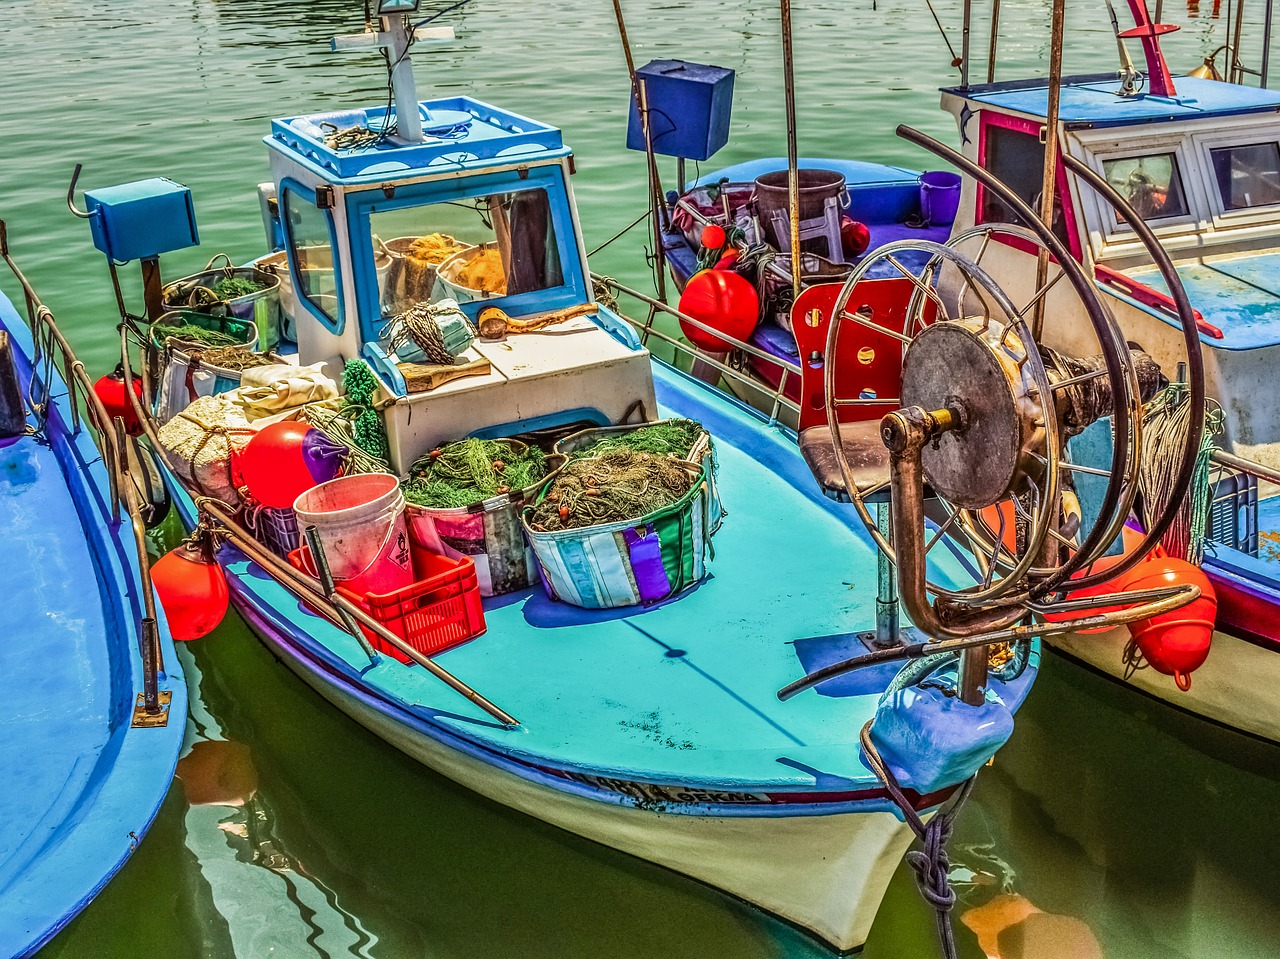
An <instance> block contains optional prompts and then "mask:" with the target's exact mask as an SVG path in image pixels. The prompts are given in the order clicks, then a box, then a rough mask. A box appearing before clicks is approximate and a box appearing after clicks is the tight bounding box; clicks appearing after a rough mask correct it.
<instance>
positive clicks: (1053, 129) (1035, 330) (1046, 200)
mask: <svg viewBox="0 0 1280 959" xmlns="http://www.w3.org/2000/svg"><path fill="white" fill-rule="evenodd" d="M1066 9H1067V4H1066V0H1053V28H1052V32H1051V35H1050V41H1049V47H1050V49H1049V109H1048V112H1047V115H1046V117H1045V135H1044V176H1043V178H1042V180H1041V187H1040V222H1042V223H1043V224H1044V225H1045V227H1046V228H1048V229H1050V230H1052V229H1053V199H1054V193H1055V190H1056V187H1057V176H1058V105H1059V102H1060V100H1061V98H1062V43H1063V27H1064V23H1065V20H1066ZM1048 275H1049V251H1048V250H1047V249H1046V248H1044V247H1043V246H1042V247H1041V248H1040V255H1039V257H1038V258H1037V261H1036V285H1035V289H1037V290H1038V289H1040V288H1041V287H1043V286H1044V281H1045V278H1046V277H1047V276H1048ZM1044 306H1045V298H1044V297H1042V298H1041V299H1040V300H1039V301H1038V302H1037V303H1036V309H1035V315H1034V316H1033V317H1032V324H1031V332H1032V335H1034V336H1035V338H1036V340H1037V341H1038V340H1039V339H1040V334H1041V332H1042V328H1043V326H1044Z"/></svg>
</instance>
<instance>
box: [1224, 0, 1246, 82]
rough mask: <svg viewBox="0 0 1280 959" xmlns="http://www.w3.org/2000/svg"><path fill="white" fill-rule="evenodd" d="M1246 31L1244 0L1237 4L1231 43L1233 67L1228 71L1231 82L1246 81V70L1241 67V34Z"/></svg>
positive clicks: (1228, 78)
mask: <svg viewBox="0 0 1280 959" xmlns="http://www.w3.org/2000/svg"><path fill="white" fill-rule="evenodd" d="M1243 31H1244V0H1239V2H1238V3H1237V4H1236V32H1235V39H1234V40H1232V43H1231V69H1230V70H1229V71H1228V72H1227V80H1228V81H1229V82H1231V83H1241V82H1243V81H1244V70H1242V69H1241V67H1240V36H1241V34H1242V33H1243Z"/></svg>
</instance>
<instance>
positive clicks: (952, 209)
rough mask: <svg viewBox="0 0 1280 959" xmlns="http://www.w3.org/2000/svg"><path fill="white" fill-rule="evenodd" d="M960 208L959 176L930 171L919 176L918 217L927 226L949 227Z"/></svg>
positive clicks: (944, 171)
mask: <svg viewBox="0 0 1280 959" xmlns="http://www.w3.org/2000/svg"><path fill="white" fill-rule="evenodd" d="M959 208H960V174H958V173H951V172H949V171H946V170H931V171H929V172H928V173H922V174H920V217H921V219H923V220H924V221H925V223H927V224H929V226H949V225H950V224H951V222H952V221H953V220H955V218H956V210H958V209H959Z"/></svg>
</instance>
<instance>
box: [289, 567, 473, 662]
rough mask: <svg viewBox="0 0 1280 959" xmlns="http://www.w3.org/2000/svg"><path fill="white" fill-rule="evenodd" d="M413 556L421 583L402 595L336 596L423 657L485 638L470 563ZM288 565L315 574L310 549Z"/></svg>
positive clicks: (345, 592) (383, 648) (381, 648)
mask: <svg viewBox="0 0 1280 959" xmlns="http://www.w3.org/2000/svg"><path fill="white" fill-rule="evenodd" d="M412 555H413V566H414V569H415V570H416V574H415V575H416V577H417V578H416V580H415V581H414V582H413V583H410V584H409V585H408V586H406V587H404V588H403V589H397V590H393V591H392V592H388V593H363V594H361V593H356V592H353V591H352V590H351V589H349V588H348V587H346V586H339V587H337V590H338V593H339V594H340V595H341V596H343V597H344V598H346V599H348V600H350V601H351V602H353V603H355V604H356V605H358V606H359V607H360V608H361V609H363V610H364V611H365V612H367V613H368V614H369V615H370V616H372V617H373V618H374V619H376V620H377V621H378V622H379V623H381V624H382V625H383V626H385V627H387V629H389V630H390V631H391V632H393V633H395V634H396V635H397V636H399V637H400V638H401V639H403V640H404V641H405V642H406V643H408V644H409V645H410V646H412V647H413V648H414V649H416V650H417V651H418V652H420V653H422V654H423V655H424V656H431V655H433V654H435V653H440V652H444V651H445V650H446V649H452V648H453V647H454V646H459V645H461V644H462V643H465V642H467V641H468V640H470V639H474V638H475V637H477V636H479V635H480V634H481V633H483V632H484V631H485V629H486V626H485V621H484V607H483V606H482V605H481V603H480V588H479V583H478V582H477V580H476V569H475V565H474V564H473V563H472V562H471V560H470V559H468V558H467V557H465V556H464V557H462V558H459V559H455V558H451V557H448V556H440V555H437V554H435V553H431V552H429V551H427V550H424V549H420V548H417V547H414V548H412ZM289 562H290V563H291V564H292V565H293V566H294V568H296V569H300V570H302V571H303V572H305V573H308V574H310V573H311V569H310V567H311V557H310V555H309V554H308V551H307V550H306V547H301V548H299V549H295V550H293V551H292V552H291V553H289ZM362 631H363V632H364V634H365V636H366V637H367V638H368V640H369V642H370V644H371V645H372V646H373V648H374V649H376V650H378V652H381V653H386V654H387V655H388V656H391V657H392V658H394V659H396V660H398V661H400V662H402V663H411V662H412V660H411V659H410V658H409V657H408V656H406V655H405V654H404V653H402V652H401V651H400V650H398V649H397V648H396V647H394V646H392V645H391V644H390V643H387V642H386V641H384V640H383V639H382V638H381V637H380V636H378V635H377V634H376V633H374V632H373V630H371V629H368V628H364V627H362Z"/></svg>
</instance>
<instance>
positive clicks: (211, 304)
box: [163, 253, 280, 348]
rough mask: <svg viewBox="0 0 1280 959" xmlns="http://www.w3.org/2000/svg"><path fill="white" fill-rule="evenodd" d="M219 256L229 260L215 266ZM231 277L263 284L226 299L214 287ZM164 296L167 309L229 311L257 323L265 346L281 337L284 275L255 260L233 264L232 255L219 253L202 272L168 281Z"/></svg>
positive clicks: (204, 311) (230, 313) (206, 311)
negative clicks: (255, 263) (281, 304)
mask: <svg viewBox="0 0 1280 959" xmlns="http://www.w3.org/2000/svg"><path fill="white" fill-rule="evenodd" d="M219 259H222V260H225V261H226V266H224V267H222V268H219V269H214V268H213V266H214V264H215V263H217V262H218V260H219ZM228 278H238V279H243V280H252V281H253V282H255V283H258V284H260V285H261V287H262V288H261V289H259V290H255V291H254V292H252V293H246V294H244V295H243V296H236V297H232V298H231V299H227V300H224V299H222V298H220V297H219V296H218V295H217V294H215V293H214V292H213V290H212V287H213V286H214V285H215V284H216V283H217V282H218V281H219V280H223V279H228ZM163 297H164V302H163V305H164V308H165V309H166V310H194V311H196V312H197V313H225V314H226V315H227V316H234V317H235V318H236V319H239V320H246V321H248V322H251V323H253V325H254V326H255V327H256V328H257V331H258V341H259V342H260V343H262V345H263V347H264V348H270V347H271V346H274V345H275V343H276V342H277V340H278V339H279V335H280V334H279V330H280V277H279V276H277V275H276V274H275V273H274V272H272V271H269V270H264V269H261V268H259V267H257V266H254V265H252V264H251V265H249V266H239V267H237V266H232V265H231V258H230V257H228V256H227V254H225V253H219V254H218V255H217V256H215V257H214V258H213V259H211V260H210V261H209V262H208V263H207V264H205V268H204V270H203V271H201V272H200V273H195V274H192V275H191V276H185V277H183V278H182V279H180V280H174V281H173V282H172V283H167V284H165V287H164V291H163Z"/></svg>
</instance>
